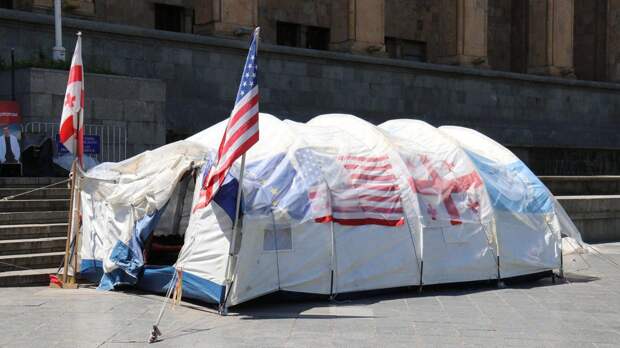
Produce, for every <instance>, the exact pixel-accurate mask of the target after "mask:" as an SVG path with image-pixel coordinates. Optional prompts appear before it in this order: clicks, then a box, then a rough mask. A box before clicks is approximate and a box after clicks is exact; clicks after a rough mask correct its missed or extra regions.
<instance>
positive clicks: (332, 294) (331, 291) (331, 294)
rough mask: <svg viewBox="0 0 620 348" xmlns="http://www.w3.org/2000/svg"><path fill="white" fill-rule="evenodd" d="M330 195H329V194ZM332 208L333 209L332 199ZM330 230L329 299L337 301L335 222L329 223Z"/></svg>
mask: <svg viewBox="0 0 620 348" xmlns="http://www.w3.org/2000/svg"><path fill="white" fill-rule="evenodd" d="M328 194H329V193H328ZM330 208H331V199H330ZM329 230H330V234H331V239H332V240H331V247H332V260H331V261H332V262H331V263H332V269H331V280H330V284H329V299H330V300H331V301H333V300H334V299H336V293H335V292H334V288H335V277H336V238H335V236H334V221H333V218H332V221H330V222H329Z"/></svg>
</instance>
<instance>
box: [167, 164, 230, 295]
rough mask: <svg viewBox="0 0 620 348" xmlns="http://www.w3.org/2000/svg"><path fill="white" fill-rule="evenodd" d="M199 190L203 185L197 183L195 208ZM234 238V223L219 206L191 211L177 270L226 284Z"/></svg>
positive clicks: (214, 204) (209, 206) (212, 205)
mask: <svg viewBox="0 0 620 348" xmlns="http://www.w3.org/2000/svg"><path fill="white" fill-rule="evenodd" d="M203 170H204V168H203ZM201 176H202V173H201V175H200V176H199V177H201ZM200 190H201V185H199V184H197V185H196V186H195V189H194V199H193V203H192V207H193V206H195V205H196V204H197V203H198V201H199V200H200V199H201V198H200ZM192 210H193V209H192ZM231 236H232V220H231V219H230V216H229V215H228V214H227V213H226V211H225V210H224V209H222V208H221V207H220V206H219V205H218V204H217V203H213V204H210V205H208V206H207V207H205V208H203V209H198V210H196V211H192V213H191V215H190V217H189V223H188V227H187V230H186V232H185V237H184V243H183V247H182V248H181V251H180V252H179V258H178V260H177V267H179V268H180V269H182V270H184V271H187V272H191V273H193V274H195V275H197V276H199V277H201V278H203V279H207V280H209V281H211V282H214V283H216V284H224V282H225V272H226V263H227V261H228V249H229V247H230V243H231Z"/></svg>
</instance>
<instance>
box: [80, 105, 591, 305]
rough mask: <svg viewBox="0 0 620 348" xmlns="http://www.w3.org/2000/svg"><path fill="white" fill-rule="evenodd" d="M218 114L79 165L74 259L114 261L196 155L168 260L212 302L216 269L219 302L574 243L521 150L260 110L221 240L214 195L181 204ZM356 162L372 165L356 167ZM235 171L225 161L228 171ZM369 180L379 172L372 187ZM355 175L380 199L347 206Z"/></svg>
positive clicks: (491, 261) (511, 270)
mask: <svg viewBox="0 0 620 348" xmlns="http://www.w3.org/2000/svg"><path fill="white" fill-rule="evenodd" d="M225 127H226V122H225V121H223V122H220V123H218V124H217V125H215V126H213V127H210V128H209V129H207V130H205V131H203V132H200V133H198V134H196V135H194V136H192V137H190V138H188V139H186V140H185V141H181V142H178V143H175V144H171V145H167V146H164V147H162V148H160V149H157V150H155V151H152V152H147V153H145V154H141V155H139V156H136V157H134V158H132V159H129V160H127V161H124V162H121V163H118V164H103V165H101V166H98V167H97V168H95V169H94V170H92V171H91V172H89V173H88V175H87V178H86V180H85V185H84V188H85V189H84V192H83V193H82V197H83V202H85V205H84V207H83V215H84V228H83V233H84V237H83V244H82V247H81V256H82V258H85V259H91V258H92V259H93V260H97V261H99V262H103V269H104V271H105V272H106V273H109V272H111V271H113V270H114V269H115V268H117V267H118V265H116V264H115V263H114V262H113V261H111V260H110V252H111V250H112V249H113V248H114V245H115V244H117V243H118V242H119V241H120V242H121V243H129V242H130V239H131V238H132V233H133V231H134V229H135V228H136V226H135V225H136V222H137V221H139V220H140V219H141V218H143V217H145V216H147V215H148V214H153V213H154V212H157V211H159V210H160V209H161V208H162V207H164V205H165V204H166V202H168V201H169V200H170V197H171V196H172V195H173V192H174V191H175V186H177V185H176V183H178V182H179V180H180V179H181V177H182V175H183V174H184V173H185V172H186V171H187V170H188V169H189V168H190V167H191V163H194V165H196V164H202V163H206V164H205V165H204V166H203V168H202V171H201V173H200V175H199V176H198V177H197V178H196V182H197V184H196V185H195V188H194V193H193V201H192V203H191V208H192V211H191V213H189V221H188V223H187V230H186V231H185V242H184V245H183V248H182V250H181V252H180V254H179V258H178V260H177V263H176V265H177V267H178V269H181V270H183V272H184V273H185V274H187V275H188V276H191V277H198V278H192V279H193V280H191V281H193V282H195V283H193V284H194V285H196V284H198V285H197V286H198V287H199V288H200V287H205V288H208V291H203V289H198V291H197V292H194V293H195V294H197V295H198V296H199V297H200V296H203V295H205V294H207V296H208V297H209V298H208V299H207V300H213V301H215V302H220V303H221V302H222V301H223V299H224V297H225V296H226V292H225V291H224V290H225V286H226V284H227V283H228V282H229V281H230V282H231V283H230V284H231V287H230V289H229V293H228V298H227V300H228V302H227V304H228V305H236V304H239V303H242V302H245V301H248V300H250V299H253V298H256V297H259V296H261V295H265V294H268V293H271V292H275V291H278V290H286V291H294V292H302V293H313V294H338V293H345V292H353V291H364V290H373V289H381V288H389V287H399V286H409V285H418V284H421V283H423V284H438V283H449V282H462V281H475V280H488V279H495V278H497V277H498V263H497V255H498V254H499V260H500V269H499V271H500V275H501V277H509V276H515V275H522V274H529V273H536V272H539V271H546V270H551V269H554V268H558V267H559V260H560V257H559V254H560V243H559V240H560V233H564V234H566V235H569V236H572V237H574V240H575V241H576V242H578V243H581V239H580V238H579V232H578V231H577V229H576V228H575V227H574V225H573V224H572V222H571V221H570V219H569V218H568V217H567V215H566V213H565V212H564V211H563V209H561V207H560V206H559V204H558V203H557V201H556V200H555V199H554V198H553V196H552V195H551V194H550V193H549V192H548V190H546V189H545V188H544V186H542V184H541V183H540V182H539V181H538V179H535V177H534V178H532V176H533V174H531V172H529V170H527V168H526V167H525V166H524V165H523V164H522V162H520V161H518V159H517V158H516V157H515V156H514V155H512V154H511V153H510V152H509V151H508V150H506V149H505V148H503V147H501V145H499V144H497V143H495V142H493V141H492V140H490V139H488V138H486V137H484V136H482V135H481V134H479V133H477V132H475V131H471V130H467V129H464V128H459V127H441V128H439V129H438V128H435V127H432V126H430V125H428V124H426V123H424V122H421V121H415V120H394V121H389V122H386V123H384V124H382V125H381V126H378V127H377V126H374V125H372V124H370V123H368V122H366V121H364V120H361V119H359V118H357V117H355V116H352V115H342V114H330V115H322V116H318V117H316V118H314V119H312V120H311V121H309V122H307V123H297V122H293V121H289V120H285V121H281V120H279V119H277V118H275V117H273V116H271V115H268V114H260V122H259V127H260V141H259V142H258V143H257V144H256V145H254V146H253V147H252V148H251V149H250V150H249V151H248V152H247V154H246V156H247V157H246V167H245V170H244V180H243V185H242V189H243V201H242V203H243V204H242V207H243V209H242V212H243V217H242V221H241V222H242V223H241V229H240V234H239V236H238V237H236V242H237V243H236V245H237V247H236V248H235V249H236V250H230V247H231V242H232V240H233V237H232V236H233V231H232V229H233V218H232V215H234V214H231V209H229V208H230V206H226V207H225V206H220V205H219V203H217V202H215V201H214V202H213V203H212V204H209V205H208V206H206V207H204V208H200V209H193V208H194V207H195V206H196V205H197V204H198V203H199V202H201V200H203V199H204V197H203V196H202V195H201V189H202V182H203V180H204V176H205V172H206V171H207V170H210V165H212V164H213V163H212V162H213V161H212V159H213V158H214V154H215V152H216V151H217V148H218V147H219V141H220V139H221V137H222V134H223V132H224V129H225ZM355 161H357V162H355ZM360 161H361V162H360ZM364 161H370V162H372V164H371V165H367V164H364V163H365V162H364ZM362 162H363V163H362ZM209 163H210V164H209ZM360 163H362V164H360ZM360 168H362V169H363V170H365V171H367V170H370V171H377V170H378V169H380V171H379V172H378V173H381V174H371V175H368V174H365V173H363V172H362V174H359V173H360V172H359V171H360V170H362V169H360ZM515 173H516V174H515ZM239 174H240V167H239V163H236V164H235V165H233V167H232V168H231V171H230V180H236V179H235V178H239ZM508 174H515V175H520V176H525V179H524V180H525V181H524V182H525V183H526V186H525V191H519V192H516V191H515V190H512V191H511V190H510V186H509V185H508V186H505V185H504V186H502V180H506V178H507V175H508ZM369 177H373V178H369ZM375 179H376V180H381V184H385V185H383V186H382V188H378V187H377V186H372V185H376V183H373V181H372V180H375ZM227 180H228V179H227ZM360 181H365V182H367V183H366V184H364V185H366V186H364V185H358V184H359V182H360ZM231 182H232V181H231ZM368 182H370V184H368ZM170 183H175V184H173V185H171V184H170ZM369 185H370V186H369ZM358 186H363V187H364V188H362V190H368V189H369V187H372V188H371V190H380V191H389V192H392V193H391V194H390V196H385V197H384V196H380V195H379V194H378V193H375V194H374V195H371V196H372V197H373V199H378V202H380V204H378V205H371V206H370V208H368V207H366V206H364V208H363V209H362V212H360V210H349V208H350V207H351V206H349V205H347V204H354V205H356V206H355V208H356V209H357V208H359V207H360V206H362V205H364V204H363V203H361V201H362V199H363V198H362V197H364V196H365V195H367V192H365V191H356V190H357V188H358ZM500 189H508V192H504V191H501V190H500ZM543 189H544V190H543ZM498 190H500V191H498ZM498 192H499V193H498ZM227 195H230V196H232V195H235V196H236V193H233V194H231V193H227ZM180 197H181V196H180V194H179V197H178V198H179V199H180ZM226 197H228V196H226ZM498 197H499V198H498ZM228 198H231V197H228ZM506 198H508V201H510V202H513V203H514V206H513V205H510V204H508V205H506V203H505V199H506ZM351 202H353V203H351ZM394 202H396V203H394ZM549 202H550V203H549ZM513 203H511V204H513ZM226 204H228V203H226ZM502 204H503V205H502ZM537 204H538V205H537ZM188 209H189V208H187V207H186V209H185V211H186V212H187V211H188ZM351 211H353V213H351ZM169 214H171V213H169ZM347 214H349V215H347ZM356 214H359V215H356ZM177 215H178V214H177ZM171 219H172V218H171ZM175 220H178V216H177V217H176V218H175ZM166 223H167V224H170V223H172V222H170V221H168V222H165V223H164V224H162V225H161V226H159V229H160V230H162V229H165V228H167V229H169V227H170V226H168V227H165V224H166ZM176 223H177V222H174V223H173V225H174V224H176ZM171 226H172V225H171ZM229 252H232V254H233V257H230V256H229ZM422 261H423V263H424V266H423V276H422V275H421V271H422ZM227 267H229V268H230V272H228V275H227ZM191 277H190V278H191ZM227 278H228V279H227ZM421 278H423V279H421ZM194 285H191V286H194ZM184 288H185V278H184ZM188 293H189V292H188Z"/></svg>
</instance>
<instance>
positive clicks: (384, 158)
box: [338, 155, 389, 162]
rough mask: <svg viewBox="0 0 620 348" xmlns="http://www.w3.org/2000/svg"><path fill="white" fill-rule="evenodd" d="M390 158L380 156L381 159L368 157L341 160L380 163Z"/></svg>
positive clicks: (344, 157)
mask: <svg viewBox="0 0 620 348" xmlns="http://www.w3.org/2000/svg"><path fill="white" fill-rule="evenodd" d="M388 158H389V157H388V156H379V157H366V156H351V155H349V156H340V157H338V159H339V160H341V161H342V160H351V161H359V162H380V161H385V160H386V159H388Z"/></svg>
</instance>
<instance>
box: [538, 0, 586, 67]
mask: <svg viewBox="0 0 620 348" xmlns="http://www.w3.org/2000/svg"><path fill="white" fill-rule="evenodd" d="M528 11H529V13H528V32H529V33H528V69H527V72H528V73H530V74H538V75H550V76H562V77H574V76H575V74H574V68H573V23H574V2H573V0H529V10H528Z"/></svg>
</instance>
